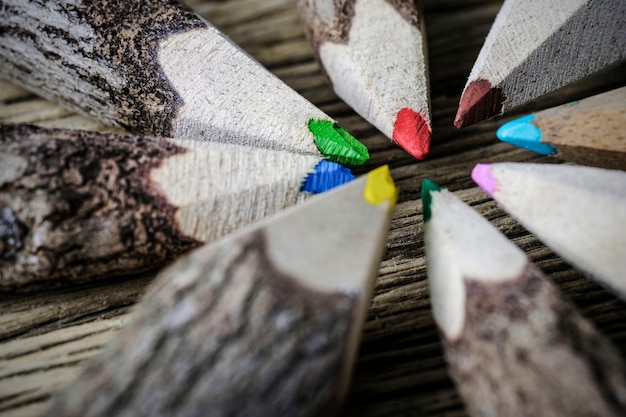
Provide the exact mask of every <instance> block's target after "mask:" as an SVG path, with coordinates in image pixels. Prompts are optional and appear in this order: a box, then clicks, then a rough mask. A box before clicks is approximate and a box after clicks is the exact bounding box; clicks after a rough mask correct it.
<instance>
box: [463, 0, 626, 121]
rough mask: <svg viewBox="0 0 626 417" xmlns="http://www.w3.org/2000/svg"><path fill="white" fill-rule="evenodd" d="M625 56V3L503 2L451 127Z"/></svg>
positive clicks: (498, 111)
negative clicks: (453, 124)
mask: <svg viewBox="0 0 626 417" xmlns="http://www.w3.org/2000/svg"><path fill="white" fill-rule="evenodd" d="M625 59H626V4H625V3H624V2H622V1H613V0H594V1H590V0H572V1H567V2H562V1H557V0H550V1H546V0H533V1H528V0H507V1H505V3H504V4H503V6H502V8H501V10H500V12H499V13H498V16H497V17H496V20H495V22H494V24H493V27H492V28H491V31H490V32H489V35H488V36H487V39H486V40H485V43H484V45H483V48H482V49H481V51H480V54H479V55H478V57H477V59H476V63H475V64H474V67H473V68H472V71H471V73H470V75H469V79H468V81H467V84H466V85H465V88H464V91H463V94H462V96H461V100H460V103H459V109H458V112H457V115H456V118H455V122H454V123H455V125H456V126H457V127H463V126H467V125H470V124H472V123H476V122H478V121H480V120H483V119H487V118H489V117H492V116H496V115H499V114H502V113H503V112H508V111H509V110H511V109H513V108H515V107H518V106H520V105H522V104H525V103H528V102H530V101H532V100H534V99H536V98H537V97H540V96H542V95H545V94H547V93H550V92H553V91H556V90H557V89H559V88H560V87H563V86H566V85H568V84H572V83H575V82H577V81H580V80H582V79H584V78H585V77H587V76H590V75H592V74H595V73H598V72H600V71H602V70H604V69H608V68H610V67H612V66H613V65H617V64H619V63H620V62H623V61H624V60H625Z"/></svg>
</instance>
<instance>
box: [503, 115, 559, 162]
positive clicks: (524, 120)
mask: <svg viewBox="0 0 626 417" xmlns="http://www.w3.org/2000/svg"><path fill="white" fill-rule="evenodd" d="M533 120H535V116H534V115H532V114H529V115H528V116H524V117H520V118H519V119H515V120H511V121H510V122H508V123H505V124H503V125H502V126H500V128H499V129H498V131H497V132H496V136H497V137H498V139H500V140H501V141H503V142H506V143H510V144H511V145H515V146H519V147H520V148H523V149H526V150H529V151H532V152H537V153H540V154H542V155H552V154H555V153H556V149H555V148H554V147H552V146H550V145H548V144H547V143H542V142H541V135H542V134H541V129H540V128H539V127H537V126H535V124H534V123H533Z"/></svg>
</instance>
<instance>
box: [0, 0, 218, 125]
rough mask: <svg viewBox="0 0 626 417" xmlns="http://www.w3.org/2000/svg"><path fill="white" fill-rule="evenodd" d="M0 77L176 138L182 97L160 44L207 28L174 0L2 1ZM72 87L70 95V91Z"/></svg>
mask: <svg viewBox="0 0 626 417" xmlns="http://www.w3.org/2000/svg"><path fill="white" fill-rule="evenodd" d="M0 7H1V8H2V14H1V15H0V76H1V77H2V78H6V79H10V80H12V81H14V82H16V83H18V84H20V85H22V86H24V87H26V88H29V89H31V90H34V91H35V92H36V93H37V94H39V95H42V96H44V97H46V98H48V99H50V100H53V101H56V102H58V103H62V104H63V105H65V106H67V107H69V108H71V109H73V110H77V111H80V112H82V113H86V114H89V115H91V116H94V117H96V118H97V119H98V120H101V121H103V122H107V123H110V124H115V125H119V126H123V127H125V128H127V129H130V130H134V131H137V132H140V133H149V134H152V135H156V136H171V130H172V120H173V118H174V117H175V116H176V114H177V112H178V108H179V107H180V105H181V98H180V96H179V95H178V94H177V93H176V91H175V89H174V88H172V86H171V85H170V84H169V81H168V80H167V78H166V77H165V75H164V74H163V72H162V71H161V69H160V67H159V64H158V62H157V49H158V43H159V41H160V40H161V39H163V38H166V37H168V36H170V35H173V34H175V33H179V32H182V31H187V30H190V29H194V28H199V27H205V26H206V24H205V23H204V22H203V21H202V20H200V19H199V18H198V17H197V16H196V15H195V14H194V13H193V12H192V11H191V10H190V9H188V8H186V7H184V6H182V5H180V4H179V3H178V2H177V1H175V0H166V1H159V0H141V1H124V0H96V1H91V0H72V1H58V0H54V1H45V2H40V1H34V0H27V1H24V0H2V1H0ZM64 92H69V93H67V94H66V93H64Z"/></svg>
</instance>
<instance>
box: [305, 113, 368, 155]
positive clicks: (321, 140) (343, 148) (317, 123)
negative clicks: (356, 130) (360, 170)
mask: <svg viewBox="0 0 626 417" xmlns="http://www.w3.org/2000/svg"><path fill="white" fill-rule="evenodd" d="M309 130H310V131H311V133H313V135H314V136H315V144H316V145H317V147H318V148H319V150H320V152H322V154H323V155H324V156H325V157H327V158H328V159H330V160H331V161H333V162H338V163H340V164H348V165H361V164H364V163H366V162H367V161H369V159H370V155H369V152H368V150H367V148H366V147H365V145H363V144H362V143H361V142H359V141H358V140H357V139H356V138H355V137H354V136H352V135H351V134H350V133H348V132H347V131H346V130H345V129H344V128H342V127H341V126H339V125H338V124H337V123H335V122H333V121H330V120H315V119H311V120H309Z"/></svg>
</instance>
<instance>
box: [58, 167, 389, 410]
mask: <svg viewBox="0 0 626 417" xmlns="http://www.w3.org/2000/svg"><path fill="white" fill-rule="evenodd" d="M378 172H379V173H380V172H382V173H383V174H384V173H385V171H378ZM388 172H389V171H388V169H387V170H386V173H387V174H386V175H387V178H388ZM380 179H381V177H377V176H372V173H370V174H368V175H366V176H364V177H362V178H360V179H358V180H356V181H354V182H352V183H350V184H347V185H345V186H343V187H340V188H338V189H336V190H333V191H331V192H330V193H328V194H325V195H322V196H320V197H319V198H316V199H312V200H310V201H309V202H307V204H303V205H301V206H298V207H293V208H292V209H290V210H285V211H284V212H282V213H279V214H278V215H277V216H274V217H272V218H270V219H267V220H265V221H263V222H260V223H257V224H255V225H252V226H250V227H248V228H246V229H243V230H241V231H239V232H237V233H235V234H231V235H229V236H227V237H225V238H224V239H222V240H220V241H217V242H213V243H212V244H208V245H206V246H204V247H202V248H199V249H198V250H196V251H194V252H192V253H191V254H189V255H188V256H186V257H185V258H183V259H181V260H179V261H178V262H177V263H176V264H174V265H172V266H171V267H170V268H168V269H167V270H165V271H164V272H163V273H161V274H160V275H159V277H157V279H156V281H155V285H154V286H153V287H152V288H151V289H150V290H149V292H148V293H146V295H145V296H144V297H143V299H142V301H141V302H140V303H139V305H138V306H137V309H136V310H135V312H134V313H133V316H132V318H131V319H130V320H129V323H128V325H127V326H125V328H124V329H123V330H122V331H121V332H120V334H119V335H118V337H117V338H116V339H115V340H113V341H112V342H111V343H110V344H109V345H108V347H107V348H106V349H105V351H104V352H103V355H102V356H100V357H99V358H98V359H97V360H96V361H95V362H94V363H92V366H90V367H89V368H88V369H87V370H86V372H85V373H84V374H83V375H82V376H81V377H80V378H79V379H78V380H76V381H75V383H74V384H73V385H72V386H70V387H68V389H67V390H66V391H65V392H63V393H62V394H61V395H60V396H59V397H57V399H56V401H55V402H54V403H53V405H52V407H51V408H50V410H49V411H48V414H47V415H50V416H57V415H64V416H81V417H83V416H105V415H116V416H137V415H139V416H144V415H145V416H155V415H168V416H169V415H176V416H196V415H199V414H202V415H207V416H225V415H228V416H250V415H258V416H271V415H285V416H319V415H331V414H332V413H333V412H334V411H335V409H336V407H337V405H338V403H339V402H340V401H341V399H342V398H343V396H344V394H345V391H346V388H347V386H348V382H349V379H350V374H351V369H352V364H353V362H354V357H355V355H356V349H357V346H358V341H359V338H360V332H361V327H362V324H363V322H364V320H365V316H366V312H367V309H368V305H369V301H370V297H371V293H372V287H373V285H374V281H375V277H376V273H377V271H378V265H379V262H380V259H381V257H382V253H383V250H384V242H385V237H386V233H387V230H388V227H389V218H390V216H391V213H392V208H393V204H394V203H395V187H393V185H391V187H389V185H387V184H383V186H384V187H383V188H385V189H386V190H390V191H391V192H390V193H389V194H387V195H388V198H387V197H384V198H383V199H379V198H378V197H377V198H375V200H376V201H372V200H371V199H370V198H369V197H367V196H366V194H367V192H368V191H371V185H372V182H373V183H377V184H381V182H379V181H380ZM382 182H383V183H384V182H385V179H383V181H382ZM377 196H381V194H380V193H377ZM338 252H341V254H340V255H339V256H337V254H338Z"/></svg>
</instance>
